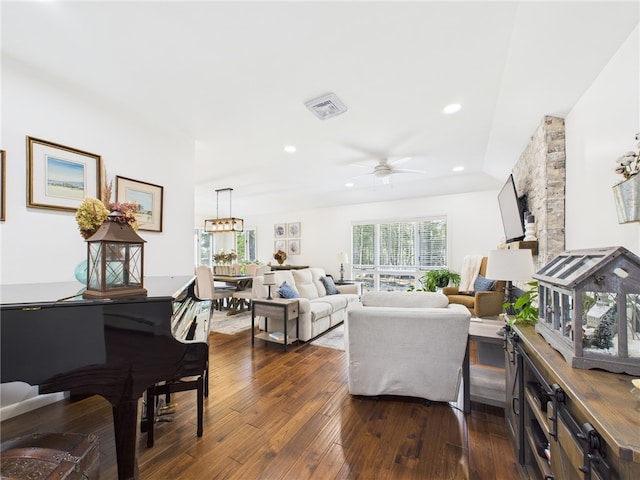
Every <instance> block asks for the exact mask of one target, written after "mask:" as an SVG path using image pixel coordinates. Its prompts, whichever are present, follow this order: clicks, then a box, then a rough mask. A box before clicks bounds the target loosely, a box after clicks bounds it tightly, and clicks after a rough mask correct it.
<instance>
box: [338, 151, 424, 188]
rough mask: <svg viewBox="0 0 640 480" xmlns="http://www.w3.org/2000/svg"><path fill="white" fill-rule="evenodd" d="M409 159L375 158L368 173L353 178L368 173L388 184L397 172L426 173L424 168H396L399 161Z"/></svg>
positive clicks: (358, 176)
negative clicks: (374, 163)
mask: <svg viewBox="0 0 640 480" xmlns="http://www.w3.org/2000/svg"><path fill="white" fill-rule="evenodd" d="M409 160H411V157H401V158H397V159H390V158H380V159H378V160H377V163H376V165H375V166H374V167H373V170H372V171H371V172H369V173H366V174H363V175H357V176H356V177H353V178H354V179H355V178H360V177H365V176H368V175H373V176H374V177H376V178H379V179H380V180H381V181H382V183H383V184H388V183H389V182H390V181H391V176H392V175H395V174H397V173H415V174H426V173H427V172H425V171H424V170H413V169H408V168H397V165H399V164H401V163H405V162H408V161H409ZM350 165H353V166H356V167H365V168H371V166H370V165H363V164H361V163H350Z"/></svg>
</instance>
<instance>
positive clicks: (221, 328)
mask: <svg viewBox="0 0 640 480" xmlns="http://www.w3.org/2000/svg"><path fill="white" fill-rule="evenodd" d="M250 328H251V312H242V313H238V314H237V315H231V316H227V313H226V312H214V314H213V315H212V316H211V320H210V321H209V331H210V332H218V333H226V334H227V335H234V334H236V333H238V332H242V331H244V330H248V329H250Z"/></svg>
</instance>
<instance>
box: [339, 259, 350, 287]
mask: <svg viewBox="0 0 640 480" xmlns="http://www.w3.org/2000/svg"><path fill="white" fill-rule="evenodd" d="M338 261H339V262H340V282H344V264H345V263H349V256H348V255H347V254H346V253H345V252H340V253H339V254H338Z"/></svg>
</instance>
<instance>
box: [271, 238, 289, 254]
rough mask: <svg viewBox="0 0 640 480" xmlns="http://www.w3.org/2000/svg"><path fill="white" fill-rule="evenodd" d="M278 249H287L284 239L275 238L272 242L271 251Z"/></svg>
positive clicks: (284, 250)
mask: <svg viewBox="0 0 640 480" xmlns="http://www.w3.org/2000/svg"><path fill="white" fill-rule="evenodd" d="M278 250H282V251H283V252H286V251H287V241H286V240H276V241H275V242H273V251H274V252H277V251H278Z"/></svg>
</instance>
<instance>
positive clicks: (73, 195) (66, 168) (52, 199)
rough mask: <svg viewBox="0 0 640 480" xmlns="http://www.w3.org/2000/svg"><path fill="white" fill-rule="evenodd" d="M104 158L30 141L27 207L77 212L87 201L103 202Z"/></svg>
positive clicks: (52, 144) (43, 141) (34, 140)
mask: <svg viewBox="0 0 640 480" xmlns="http://www.w3.org/2000/svg"><path fill="white" fill-rule="evenodd" d="M101 173H102V158H101V157H100V155H96V154H95V153H89V152H83V151H82V150H77V149H75V148H71V147H65V146H64V145H59V144H57V143H52V142H48V141H45V140H39V139H37V138H33V137H27V206H28V207H35V208H49V209H53V210H68V211H70V212H75V211H76V210H77V209H78V207H79V206H80V204H81V203H82V201H83V200H84V198H85V197H94V198H100V194H101V187H102V179H101Z"/></svg>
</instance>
